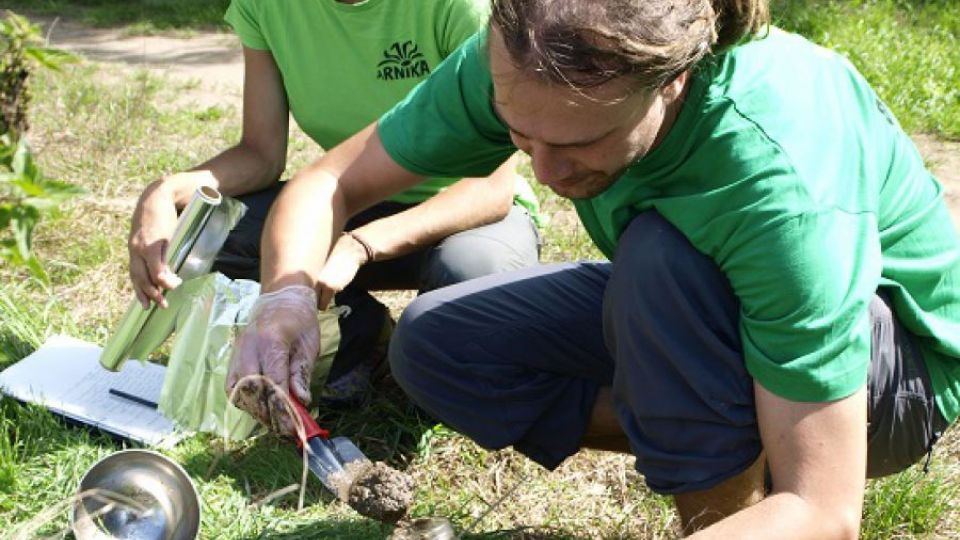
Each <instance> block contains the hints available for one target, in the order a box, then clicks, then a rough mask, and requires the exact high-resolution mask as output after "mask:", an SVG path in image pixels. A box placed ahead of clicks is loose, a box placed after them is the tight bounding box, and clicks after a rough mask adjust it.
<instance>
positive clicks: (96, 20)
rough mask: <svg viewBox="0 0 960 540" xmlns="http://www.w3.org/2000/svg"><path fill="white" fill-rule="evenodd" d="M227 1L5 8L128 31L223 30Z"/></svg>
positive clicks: (36, 0)
mask: <svg viewBox="0 0 960 540" xmlns="http://www.w3.org/2000/svg"><path fill="white" fill-rule="evenodd" d="M229 5H230V0H7V1H6V2H4V7H6V8H9V9H13V10H15V11H24V12H27V13H30V14H34V15H48V16H50V15H53V16H56V15H65V14H69V16H70V18H72V19H79V20H80V21H82V22H84V23H87V24H91V25H93V26H99V27H105V26H124V27H126V28H127V30H128V31H129V33H131V34H154V33H158V32H163V31H167V32H169V31H173V30H175V31H177V32H178V33H180V34H182V33H189V32H191V31H194V30H226V29H227V28H228V27H227V24H226V23H225V22H224V21H223V13H224V11H226V9H227V6H229Z"/></svg>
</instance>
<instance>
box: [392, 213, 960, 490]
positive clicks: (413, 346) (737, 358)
mask: <svg viewBox="0 0 960 540" xmlns="http://www.w3.org/2000/svg"><path fill="white" fill-rule="evenodd" d="M870 316H871V319H872V322H873V328H874V334H873V350H872V358H871V368H870V373H869V378H870V397H869V404H870V415H869V418H870V426H869V428H868V437H869V454H870V455H869V465H870V474H871V475H881V474H888V473H891V472H895V471H899V470H902V469H903V468H905V467H907V466H909V465H910V464H912V463H914V462H915V461H916V460H917V459H919V458H920V457H921V456H923V455H924V453H926V452H927V451H928V450H929V448H930V447H931V445H932V444H933V442H934V441H935V439H936V436H935V433H936V432H937V431H942V430H943V429H944V428H945V426H946V422H945V421H944V420H943V418H942V417H941V416H940V414H939V413H938V412H937V411H936V407H935V405H934V400H933V396H932V393H931V389H930V383H929V377H928V376H927V374H926V368H925V366H924V364H923V360H922V358H921V357H920V355H919V351H917V349H916V347H915V345H914V343H913V341H912V339H911V337H910V336H909V334H907V333H906V332H905V331H904V330H903V329H902V327H901V326H900V324H899V323H898V322H897V320H896V318H895V316H894V314H893V312H892V311H891V309H890V307H889V304H888V302H887V301H886V300H885V298H884V295H883V294H880V295H878V296H877V297H876V298H875V299H874V301H873V302H872V304H871V306H870ZM738 317H739V304H738V301H737V299H736V297H735V295H734V294H733V291H732V290H731V288H730V285H729V283H728V282H727V280H726V278H725V277H724V276H723V274H722V273H721V272H720V270H719V269H718V268H717V266H716V265H715V264H714V263H713V261H712V260H710V259H709V258H707V257H705V256H704V255H702V254H700V253H699V252H697V251H696V250H695V249H693V247H692V246H690V244H689V243H688V242H687V240H686V238H684V237H683V235H682V234H681V233H680V232H679V231H677V230H676V229H675V228H674V227H673V226H672V225H670V224H669V223H667V222H666V221H665V220H664V219H663V218H662V217H660V216H659V214H657V213H655V212H647V213H644V214H642V215H640V216H638V217H637V218H636V219H635V220H634V221H633V223H631V225H630V226H629V227H628V229H627V230H626V231H625V232H624V234H623V236H622V237H621V240H620V248H619V250H618V252H617V254H616V257H615V259H614V261H613V263H612V264H611V263H576V264H558V265H548V266H541V267H538V268H534V269H528V270H521V271H518V272H511V273H508V274H500V275H496V276H489V277H487V278H482V279H479V280H475V281H472V282H468V283H463V284H460V285H456V286H453V287H449V288H446V289H442V290H439V291H435V292H432V293H429V294H426V295H423V296H421V297H420V298H419V299H417V300H416V301H415V302H414V303H412V304H411V305H410V306H409V307H408V308H407V310H406V311H405V312H404V314H403V317H401V320H400V322H399V325H398V327H397V330H396V332H395V333H394V338H393V342H392V344H391V348H390V363H391V368H392V370H393V375H394V378H395V379H396V380H397V381H398V382H399V384H400V385H401V386H402V387H403V388H404V390H406V392H407V393H408V394H409V395H410V396H411V398H412V399H413V400H414V401H416V402H417V403H419V404H420V405H421V406H422V407H423V408H424V409H425V410H427V411H428V412H429V413H431V414H433V415H435V416H436V417H438V418H440V419H441V420H443V421H444V422H446V423H447V424H449V425H450V426H452V427H453V428H454V429H457V430H458V431H460V432H462V433H464V434H466V435H467V436H469V437H470V438H472V439H474V440H476V441H477V442H478V443H479V444H480V445H482V446H484V447H487V448H503V447H506V446H511V445H512V446H513V447H514V448H516V449H517V450H519V451H520V452H523V453H524V454H526V455H527V456H529V457H530V458H531V459H533V460H535V461H537V462H538V463H540V464H542V465H544V466H545V467H548V468H553V467H556V466H558V465H559V464H560V462H561V461H563V460H564V459H565V458H566V457H567V456H569V455H571V454H573V453H575V452H576V451H577V450H578V449H579V446H580V441H581V439H582V437H583V434H584V432H585V430H586V428H587V423H588V421H589V418H590V413H591V410H592V407H593V405H594V402H595V401H596V396H597V392H598V390H599V388H601V387H603V386H611V387H612V394H613V398H614V403H615V409H616V412H617V416H618V419H619V421H620V424H621V426H622V427H623V430H624V432H625V434H626V436H627V437H628V439H629V442H630V446H631V449H632V450H633V453H634V454H635V456H636V458H637V459H636V468H637V470H638V471H639V472H641V473H642V474H643V475H644V476H645V477H646V481H647V483H648V485H649V486H650V487H651V489H653V490H654V491H657V492H659V493H685V492H690V491H696V490H701V489H707V488H710V487H713V486H715V485H717V484H718V483H720V482H722V481H723V480H725V479H727V478H730V477H732V476H734V475H736V474H739V473H740V472H742V471H743V470H745V469H746V468H747V467H749V466H750V465H751V464H752V463H753V462H754V461H755V460H756V459H757V457H758V456H759V453H760V451H761V441H760V436H759V433H758V429H757V420H756V410H755V405H754V397H753V381H752V379H751V377H750V376H749V374H748V373H747V371H746V368H745V366H744V361H743V356H742V352H741V351H742V348H741V344H740V337H739V333H738V320H739V319H738Z"/></svg>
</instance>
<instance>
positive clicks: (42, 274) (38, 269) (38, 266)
mask: <svg viewBox="0 0 960 540" xmlns="http://www.w3.org/2000/svg"><path fill="white" fill-rule="evenodd" d="M27 268H28V269H29V270H30V273H31V274H33V277H35V278H37V279H39V280H40V281H42V282H44V283H49V282H50V276H48V275H47V271H46V270H44V268H43V263H41V262H40V259H38V258H37V255H36V254H35V253H31V254H30V258H29V259H27Z"/></svg>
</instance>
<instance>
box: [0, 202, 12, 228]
mask: <svg viewBox="0 0 960 540" xmlns="http://www.w3.org/2000/svg"><path fill="white" fill-rule="evenodd" d="M14 208H15V207H14V206H13V203H3V204H0V232H2V231H5V230H6V229H7V227H9V226H10V220H11V219H13V209H14Z"/></svg>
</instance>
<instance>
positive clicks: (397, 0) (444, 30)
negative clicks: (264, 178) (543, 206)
mask: <svg viewBox="0 0 960 540" xmlns="http://www.w3.org/2000/svg"><path fill="white" fill-rule="evenodd" d="M488 14H489V7H488V2H487V0H366V1H365V2H362V3H358V4H344V3H341V2H337V1H335V0H233V1H232V2H231V3H230V7H229V8H228V9H227V13H226V15H225V17H224V18H225V19H226V21H227V22H228V23H229V24H230V25H231V26H233V28H234V30H235V31H236V33H237V35H238V36H239V37H240V41H241V42H242V43H243V45H244V46H246V47H249V48H251V49H260V50H269V51H270V52H271V54H272V55H273V58H274V60H275V61H276V63H277V66H278V67H279V69H280V73H281V75H282V76H283V85H284V88H285V90H286V93H287V101H288V102H289V105H290V112H291V113H292V114H293V117H294V118H295V119H296V121H297V124H298V125H300V127H301V128H302V129H303V131H304V132H305V133H306V134H307V135H309V136H310V137H311V138H312V139H313V140H315V141H316V142H317V143H318V144H319V145H320V146H322V147H323V148H327V149H330V148H333V147H334V146H336V145H337V144H339V143H340V142H342V141H343V140H344V139H347V138H348V137H350V136H351V135H353V134H354V133H356V132H358V131H360V130H361V129H362V128H364V127H366V126H368V125H369V124H370V123H371V122H373V121H375V120H376V119H377V118H378V117H379V116H380V115H381V114H383V113H384V112H385V111H387V110H388V109H389V108H390V107H392V106H393V105H394V104H396V103H397V102H398V101H400V100H401V99H403V97H404V96H406V95H407V93H408V92H409V91H410V90H411V89H413V87H414V86H416V85H417V84H418V83H419V82H420V81H422V80H424V79H425V78H426V77H427V75H428V74H429V73H430V72H431V71H433V70H434V69H435V68H436V67H437V65H438V64H439V63H440V62H441V61H442V60H443V59H444V58H446V57H447V56H449V55H450V54H451V53H452V52H453V51H454V50H456V48H457V47H458V46H459V45H460V44H461V43H462V42H463V41H464V40H466V39H467V38H468V37H470V36H471V35H472V34H473V33H474V32H476V31H477V30H478V29H479V28H481V27H482V26H483V25H484V23H485V21H486V19H487V16H488ZM458 179H459V178H455V177H446V175H436V177H434V178H430V179H428V180H426V181H424V182H423V183H421V184H419V185H417V186H415V187H413V188H411V189H410V190H407V191H405V192H403V193H401V194H398V195H396V196H394V197H392V200H395V201H398V202H404V203H417V202H421V201H424V200H426V199H428V198H430V197H432V196H433V195H435V194H436V193H438V192H439V191H441V190H442V189H443V188H445V187H447V186H449V185H450V184H453V183H454V182H456V181H457V180H458ZM520 184H522V185H520ZM517 193H518V197H519V199H520V202H522V203H524V205H525V206H528V207H529V208H531V210H533V211H534V214H535V209H536V202H535V201H536V199H535V198H533V192H532V191H531V190H530V186H528V185H527V184H526V183H525V182H522V181H520V180H518V186H517Z"/></svg>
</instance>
